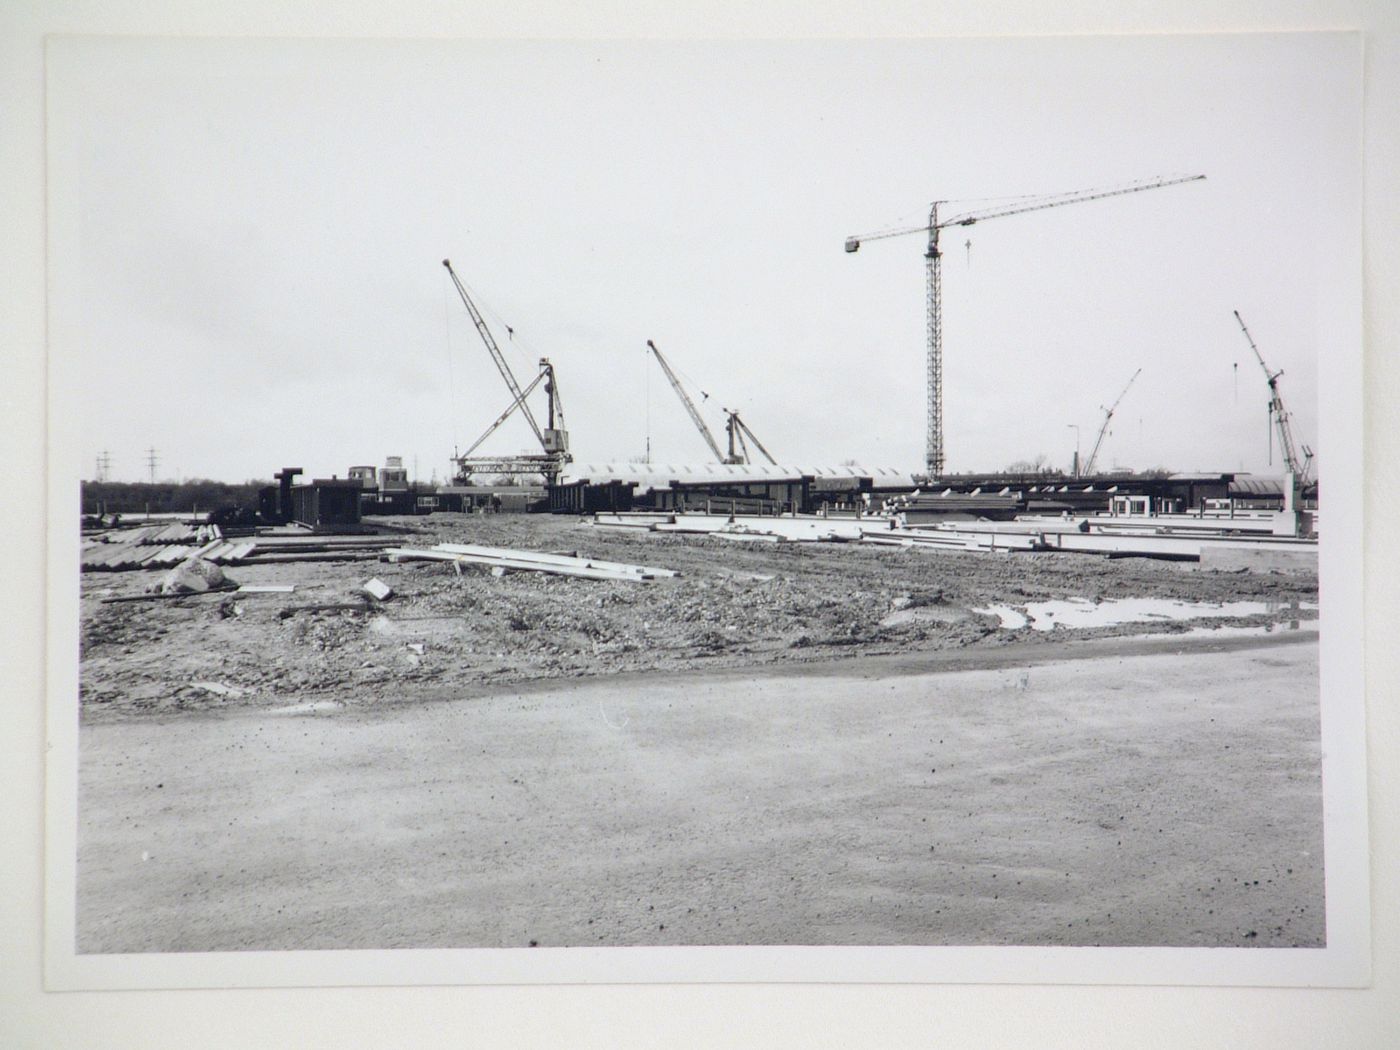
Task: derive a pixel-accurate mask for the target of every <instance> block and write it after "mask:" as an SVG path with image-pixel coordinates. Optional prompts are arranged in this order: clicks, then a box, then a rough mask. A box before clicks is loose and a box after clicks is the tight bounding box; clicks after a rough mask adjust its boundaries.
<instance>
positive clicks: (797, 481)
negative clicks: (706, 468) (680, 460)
mask: <svg viewBox="0 0 1400 1050" xmlns="http://www.w3.org/2000/svg"><path fill="white" fill-rule="evenodd" d="M811 482H812V479H811V478H810V477H794V478H765V479H762V480H737V479H736V480H724V479H719V478H716V479H715V480H713V481H672V482H671V486H670V488H665V489H660V488H657V489H652V490H651V506H652V508H654V509H655V510H669V511H683V510H692V511H704V512H706V513H712V514H719V513H724V514H784V513H787V512H789V511H800V510H803V509H805V508H806V507H808V506H809V505H810V499H809V497H810V488H811Z"/></svg>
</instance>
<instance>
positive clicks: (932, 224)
mask: <svg viewBox="0 0 1400 1050" xmlns="http://www.w3.org/2000/svg"><path fill="white" fill-rule="evenodd" d="M1204 178H1205V176H1204V175H1181V176H1176V177H1173V178H1159V179H1149V180H1146V181H1142V182H1135V183H1131V184H1129V185H1126V186H1116V187H1112V188H1108V189H1086V190H1074V191H1072V192H1070V193H1057V194H1045V195H1041V196H1034V197H1021V198H1018V199H1016V200H1013V201H1011V202H1008V203H1006V204H1003V205H999V206H996V207H992V208H987V209H984V210H981V211H970V212H960V213H958V214H956V215H952V216H940V214H939V208H940V206H942V205H945V204H950V203H955V202H951V201H934V202H933V203H932V205H930V207H929V214H928V222H926V223H925V224H924V225H922V226H911V227H908V228H905V229H894V230H878V231H876V232H875V233H869V234H863V235H858V236H854V237H847V238H846V251H847V252H856V251H859V250H860V246H861V244H863V243H864V242H866V241H875V240H882V239H883V238H886V237H899V236H903V235H905V234H910V233H924V234H927V235H928V247H927V249H926V251H925V252H924V259H925V264H924V267H925V271H926V274H927V287H928V291H927V303H926V306H927V333H928V369H927V372H928V430H927V434H926V443H925V465H926V467H927V469H928V473H929V474H930V476H932V477H935V478H937V477H941V476H942V474H943V468H944V464H945V461H946V453H945V449H944V443H943V269H942V258H943V253H942V251H941V250H940V249H939V246H938V234H939V231H940V230H943V229H946V228H947V227H949V226H971V225H973V224H974V223H978V222H985V221H987V220H988V219H1000V218H1003V217H1005V216H1009V215H1022V214H1025V213H1027V212H1033V211H1044V210H1045V209H1047V208H1058V207H1060V206H1062V205H1065V204H1081V203H1085V202H1087V201H1096V200H1103V199H1104V198H1107V197H1120V196H1123V195H1124V194H1128V193H1140V192H1142V191H1143V190H1155V189H1160V188H1161V187H1163V186H1174V185H1176V184H1177V183H1182V182H1195V181H1197V180H1199V179H1204Z"/></svg>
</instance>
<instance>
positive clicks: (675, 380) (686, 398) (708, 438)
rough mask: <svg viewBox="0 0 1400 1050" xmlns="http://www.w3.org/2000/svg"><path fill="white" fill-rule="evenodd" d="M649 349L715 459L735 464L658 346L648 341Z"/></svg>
mask: <svg viewBox="0 0 1400 1050" xmlns="http://www.w3.org/2000/svg"><path fill="white" fill-rule="evenodd" d="M647 348H648V349H650V350H651V354H652V356H653V357H655V358H656V363H657V364H659V365H660V366H661V371H663V372H665V373H666V378H667V379H668V380H670V383H671V389H672V390H674V391H675V392H676V396H677V397H678V398H680V399H681V404H683V405H684V406H685V410H686V412H687V413H689V415H690V421H691V422H692V423H694V424H695V429H696V430H698V431H700V436H701V437H702V438H704V439H705V444H707V445H709V446H710V451H711V452H713V453H714V454H715V459H716V460H718V461H719V462H721V463H730V462H733V461H732V460H730V459H726V458H725V455H724V453H723V452H721V451H720V450H719V442H717V441H716V440H715V436H714V435H713V434H711V433H710V428H709V427H707V426H706V425H705V420H704V419H703V418H701V415H700V410H699V409H697V408H696V407H695V402H694V401H692V400H690V395H689V394H687V393H686V392H685V387H683V386H681V381H680V378H679V377H678V376H677V375H676V373H675V372H673V371H671V365H670V363H669V362H668V361H667V360H666V358H664V357H662V356H661V351H660V350H658V349H656V344H655V343H653V342H652V341H651V340H650V339H648V340H647Z"/></svg>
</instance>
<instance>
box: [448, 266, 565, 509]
mask: <svg viewBox="0 0 1400 1050" xmlns="http://www.w3.org/2000/svg"><path fill="white" fill-rule="evenodd" d="M442 265H443V266H444V267H446V268H447V273H448V276H450V277H451V278H452V284H453V285H454V286H455V287H456V289H457V294H458V295H459V296H461V298H462V303H463V305H465V306H466V308H467V313H469V314H470V315H471V319H472V323H473V324H475V325H476V330H477V333H478V334H479V335H480V336H481V341H482V342H483V343H485V344H486V350H487V352H488V353H489V354H490V355H491V360H492V361H493V362H495V365H496V370H497V371H498V372H500V373H501V378H502V379H504V380H505V383H506V387H507V388H508V389H509V390H510V393H511V396H512V401H511V403H510V405H509V407H507V408H506V410H505V411H504V412H502V413H501V414H500V415H499V416H498V417H497V418H496V421H495V422H494V423H492V424H491V425H490V426H489V427H487V428H486V432H485V433H484V434H482V435H481V437H479V438H477V439H476V440H475V441H474V442H472V444H471V446H470V447H469V448H468V449H467V450H466V452H464V453H462V454H461V455H456V456H453V461H454V462H455V463H456V464H457V478H456V480H457V482H458V483H459V484H470V483H471V481H472V480H473V478H474V477H477V476H485V475H492V476H500V475H506V476H517V477H518V476H524V475H535V474H539V475H542V476H543V477H544V479H545V481H546V483H550V484H552V483H553V482H554V481H555V479H556V478H558V476H559V473H560V471H562V470H563V469H564V466H565V464H567V463H569V462H571V461H572V459H573V456H571V455H570V454H569V432H568V430H567V429H566V428H565V426H564V406H563V404H562V403H561V402H560V400H559V383H558V380H557V378H556V377H555V374H554V366H553V365H551V364H550V363H549V358H547V357H542V358H540V363H539V373H538V374H537V375H536V376H535V378H534V379H532V380H531V381H530V384H529V385H528V386H526V387H525V388H524V389H522V388H521V386H520V383H519V382H518V381H517V380H516V378H515V373H513V372H512V371H511V368H510V364H509V362H507V361H506V359H505V355H504V354H502V353H501V348H500V347H499V346H497V345H496V340H495V339H494V338H493V337H492V335H491V330H490V329H489V328H488V327H487V326H486V319H485V318H484V317H482V316H481V311H480V310H478V309H477V307H476V304H475V303H474V302H472V299H471V296H469V295H468V294H467V289H466V287H465V286H463V284H462V281H461V279H460V278H458V276H457V273H456V271H455V270H453V269H452V263H451V261H450V260H448V259H444V260H442ZM540 386H543V387H544V393H545V398H546V404H547V415H546V417H545V420H546V421H545V425H544V426H543V427H541V426H540V424H539V422H538V421H537V420H536V419H535V414H534V413H533V412H532V411H531V410H530V405H529V403H528V402H527V400H526V399H527V398H528V397H529V396H530V395H531V394H532V393H534V391H535V389H536V388H538V387H540ZM517 411H518V412H520V414H521V415H523V416H524V417H525V420H526V422H527V423H529V424H530V429H531V430H532V431H533V432H534V434H535V440H537V441H538V442H539V443H540V451H539V452H534V453H521V454H519V455H514V456H473V455H472V453H473V452H475V451H476V450H477V449H478V448H479V447H480V446H481V444H482V442H484V441H485V440H486V439H487V438H489V437H490V436H491V435H492V434H494V433H495V432H496V431H497V430H498V429H499V428H500V426H501V424H502V423H504V422H505V421H506V420H507V419H509V418H510V417H511V416H512V415H514V414H515V413H516V412H517Z"/></svg>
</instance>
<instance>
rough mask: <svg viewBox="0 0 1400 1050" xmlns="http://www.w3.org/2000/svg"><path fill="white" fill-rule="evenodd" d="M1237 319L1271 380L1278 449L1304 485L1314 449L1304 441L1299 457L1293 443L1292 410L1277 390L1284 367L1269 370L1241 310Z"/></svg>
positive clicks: (1270, 390) (1270, 416) (1295, 478)
mask: <svg viewBox="0 0 1400 1050" xmlns="http://www.w3.org/2000/svg"><path fill="white" fill-rule="evenodd" d="M1235 320H1236V321H1238V322H1239V323H1240V331H1241V332H1243V333H1244V337H1245V339H1247V340H1248V341H1249V348H1250V349H1251V350H1253V351H1254V357H1255V359H1256V360H1257V361H1258V362H1259V367H1260V368H1262V369H1263V370H1264V378H1265V379H1267V380H1268V382H1269V418H1270V419H1271V420H1272V421H1273V424H1274V429H1275V430H1277V431H1278V445H1279V451H1280V452H1282V453H1283V466H1284V469H1285V470H1287V471H1288V473H1290V474H1292V475H1293V478H1294V481H1295V483H1296V484H1297V485H1298V486H1299V487H1300V488H1301V487H1302V486H1304V485H1306V484H1307V483H1308V482H1309V481H1310V480H1311V478H1310V477H1309V475H1310V474H1311V473H1312V460H1313V451H1312V449H1310V448H1308V446H1307V445H1304V446H1302V448H1303V458H1302V459H1299V458H1298V451H1297V446H1295V445H1294V444H1293V417H1292V416H1291V415H1290V414H1289V411H1288V409H1286V408H1284V407H1283V395H1282V394H1280V393H1279V391H1278V377H1279V376H1281V375H1283V369H1281V368H1280V369H1279V370H1278V371H1277V372H1270V371H1269V366H1268V365H1266V364H1265V363H1264V355H1263V354H1261V353H1260V352H1259V348H1258V347H1257V346H1255V345H1254V337H1253V336H1252V335H1250V334H1249V329H1248V328H1246V327H1245V324H1244V318H1243V317H1241V316H1240V312H1239V311H1238V310H1236V311H1235Z"/></svg>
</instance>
